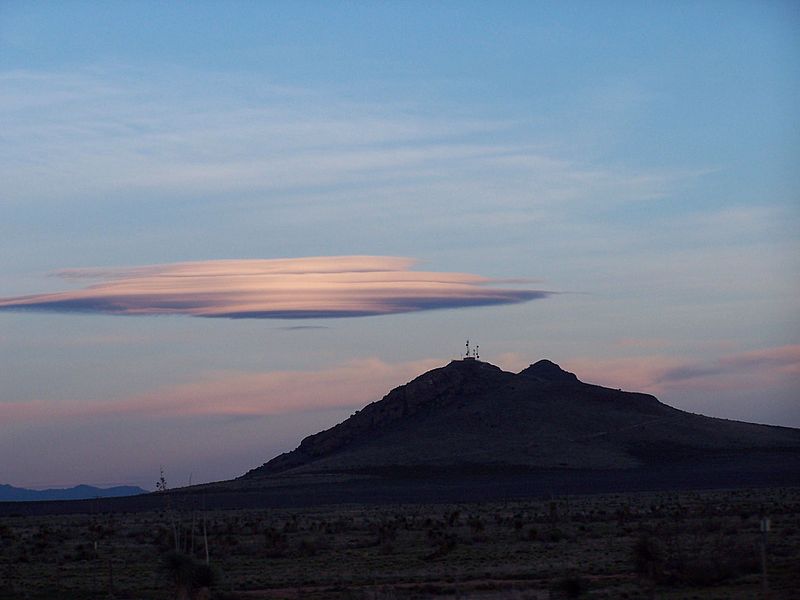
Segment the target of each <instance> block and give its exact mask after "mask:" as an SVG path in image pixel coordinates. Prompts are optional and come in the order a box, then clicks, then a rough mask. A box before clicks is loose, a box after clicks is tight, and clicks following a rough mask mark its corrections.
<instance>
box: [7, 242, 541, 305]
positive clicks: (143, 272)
mask: <svg viewBox="0 0 800 600" xmlns="http://www.w3.org/2000/svg"><path fill="white" fill-rule="evenodd" d="M414 263H415V261H414V260H412V259H408V258H401V257H387V256H329V257H311V258H287V259H269V260H213V261H201V262H186V263H174V264H163V265H150V266H143V267H129V268H120V269H70V270H65V271H61V272H59V273H58V275H60V276H61V277H64V278H66V279H69V280H87V279H94V280H99V283H96V284H93V285H90V286H88V287H85V288H83V289H78V290H73V291H65V292H57V293H53V294H36V295H31V296H21V297H17V298H0V310H46V311H55V312H88V313H103V314H113V315H164V314H182V315H191V316H195V317H226V318H231V319H237V318H261V319H303V318H331V317H360V316H371V315H386V314H395V313H407V312H415V311H422V310H431V309H437V308H460V307H466V306H486V305H493V304H511V303H517V302H525V301H528V300H533V299H537V298H544V297H546V296H548V295H549V292H545V291H541V290H530V289H528V290H525V289H504V288H499V287H495V286H494V285H493V284H495V283H498V282H497V281H495V280H493V279H489V278H486V277H481V276H478V275H470V274H467V273H437V272H426V271H412V270H411V267H412V266H413V265H414Z"/></svg>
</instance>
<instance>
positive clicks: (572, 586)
mask: <svg viewBox="0 0 800 600" xmlns="http://www.w3.org/2000/svg"><path fill="white" fill-rule="evenodd" d="M555 587H556V590H557V591H559V592H561V593H562V594H564V595H565V596H566V597H567V598H580V597H581V596H583V595H584V594H585V593H586V591H587V590H588V589H589V585H588V583H587V582H586V580H585V579H583V578H582V577H577V576H570V577H564V578H563V579H559V580H558V581H557V582H556V586H555Z"/></svg>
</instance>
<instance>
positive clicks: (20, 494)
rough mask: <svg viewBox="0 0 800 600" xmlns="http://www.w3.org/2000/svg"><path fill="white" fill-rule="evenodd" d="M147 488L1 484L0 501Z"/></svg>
mask: <svg viewBox="0 0 800 600" xmlns="http://www.w3.org/2000/svg"><path fill="white" fill-rule="evenodd" d="M146 493H147V490H143V489H142V488H140V487H135V486H131V485H121V486H117V487H110V488H98V487H94V486H91V485H76V486H75V487H71V488H64V489H49V490H29V489H26V488H18V487H14V486H12V485H7V484H0V502H27V501H31V500H85V499H90V498H117V497H120V496H136V495H137V494H146Z"/></svg>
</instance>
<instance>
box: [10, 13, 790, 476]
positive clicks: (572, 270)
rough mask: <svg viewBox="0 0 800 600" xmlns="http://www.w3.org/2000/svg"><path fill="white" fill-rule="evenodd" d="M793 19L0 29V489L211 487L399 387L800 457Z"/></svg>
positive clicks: (63, 23)
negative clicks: (543, 364) (547, 408)
mask: <svg viewBox="0 0 800 600" xmlns="http://www.w3.org/2000/svg"><path fill="white" fill-rule="evenodd" d="M798 106H800V5H798V4H797V3H796V2H788V1H787V2H781V1H778V0H772V1H767V2H763V1H758V2H756V1H730V2H721V1H701V2H683V1H678V2H669V3H666V2H630V1H624V2H613V1H610V2H588V1H584V2H580V1H568V2H530V1H524V2H511V1H508V2H468V1H466V2H465V1H460V2H448V1H442V2H435V3H431V2H415V1H408V2H345V1H340V2H322V1H294V2H280V1H272V2H202V1H201V2H193V3H164V2H147V1H143V2H114V1H110V2H80V1H71V2H41V3H32V2H22V1H14V0H5V1H4V2H0V483H10V484H12V485H18V486H26V487H34V488H37V487H38V488H43V487H58V486H68V485H74V484H78V483H90V484H95V485H103V486H108V485H117V484H135V485H140V486H142V487H145V488H147V489H152V488H153V487H154V485H155V482H156V480H157V479H158V477H159V470H160V468H162V467H163V469H164V472H165V474H166V478H167V480H168V483H169V484H170V485H172V486H177V485H184V484H186V483H188V482H189V481H192V482H193V483H199V482H204V481H214V480H220V479H229V478H233V477H236V476H239V475H241V474H243V473H245V472H246V471H247V470H249V469H251V468H254V467H257V466H259V465H261V464H262V463H264V462H266V461H267V460H269V459H270V458H272V457H274V456H275V455H277V454H279V453H281V452H285V451H288V450H291V449H293V448H294V447H296V446H297V444H298V443H299V441H300V440H301V439H302V438H303V437H305V436H306V435H309V434H312V433H315V432H317V431H319V430H320V429H323V428H326V427H330V426H332V425H334V424H335V423H337V422H339V421H341V420H342V419H344V418H346V417H347V416H349V415H350V414H352V413H353V412H354V411H355V410H357V409H359V408H361V407H362V406H363V405H365V404H367V403H369V402H372V401H375V400H378V399H380V398H381V397H382V396H383V395H384V394H386V393H387V392H388V391H389V390H390V389H392V388H393V387H395V386H398V385H401V384H403V383H405V382H407V381H408V380H410V379H412V378H413V377H415V376H416V375H419V374H421V373H423V372H424V371H426V370H428V369H431V368H435V367H438V366H442V365H444V364H447V362H449V361H450V360H453V359H458V358H460V356H461V352H462V351H463V347H464V343H465V341H466V339H470V340H471V341H472V343H473V345H474V344H476V343H477V344H479V345H480V352H481V359H483V360H486V361H488V362H491V363H493V364H496V365H498V366H500V367H502V368H504V369H507V370H510V371H518V370H521V369H523V368H524V367H526V366H527V365H529V364H531V363H533V362H535V361H537V360H539V359H541V358H549V359H551V360H553V361H555V362H557V363H559V364H560V365H561V366H562V367H563V368H565V369H567V370H570V371H573V372H575V373H576V374H577V375H578V377H579V378H580V379H582V380H584V381H588V382H592V383H598V384H601V385H607V386H609V387H614V388H623V389H628V390H636V391H644V392H649V393H652V394H655V395H656V396H657V397H658V398H659V399H660V400H662V401H663V402H666V403H668V404H670V405H672V406H675V407H678V408H681V409H684V410H688V411H692V412H698V413H702V414H707V415H711V416H716V417H723V418H727V419H739V420H747V421H754V422H758V423H768V424H774V425H784V426H792V427H800V319H798V316H799V315H800V310H798V309H800V301H798V298H800V236H799V235H798V232H799V231H800V168H799V167H800V165H798V162H799V160H798V159H800V118H799V116H798V110H797V107H798Z"/></svg>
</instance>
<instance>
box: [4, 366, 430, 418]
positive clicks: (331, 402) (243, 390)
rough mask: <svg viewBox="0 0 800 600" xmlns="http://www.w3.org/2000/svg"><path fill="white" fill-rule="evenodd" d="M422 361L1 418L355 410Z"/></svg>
mask: <svg viewBox="0 0 800 600" xmlns="http://www.w3.org/2000/svg"><path fill="white" fill-rule="evenodd" d="M440 365H441V361H440V360H436V359H423V360H417V361H411V362H405V363H398V364H389V363H386V362H384V361H382V360H379V359H377V358H365V359H356V360H352V361H349V362H347V363H344V364H341V365H337V366H334V367H331V368H328V369H321V370H318V371H273V372H268V373H249V372H218V373H209V374H206V375H204V376H202V377H199V378H198V379H197V380H196V381H192V382H188V383H182V384H176V385H170V386H165V387H162V388H159V389H155V390H152V391H150V392H147V393H143V394H137V395H134V396H129V397H127V398H122V399H118V400H114V401H108V402H97V401H86V400H65V401H59V402H46V401H30V402H8V403H0V422H2V423H4V424H11V423H17V422H37V423H41V422H49V421H64V420H70V419H84V418H95V417H103V418H105V417H108V418H116V417H119V416H133V417H138V418H143V419H148V418H165V417H180V418H189V417H196V416H208V417H237V416H265V415H277V414H287V413H293V412H304V411H310V410H326V409H332V408H347V407H353V408H360V407H362V406H364V405H365V404H367V403H369V402H373V401H375V400H378V399H380V398H381V397H382V396H383V395H384V394H386V393H387V392H388V391H389V390H390V389H392V388H394V387H396V386H398V385H401V384H403V383H406V382H407V381H409V380H410V379H412V378H414V377H416V376H417V375H419V374H420V373H422V372H424V371H427V370H429V369H432V368H434V367H437V366H440Z"/></svg>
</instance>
